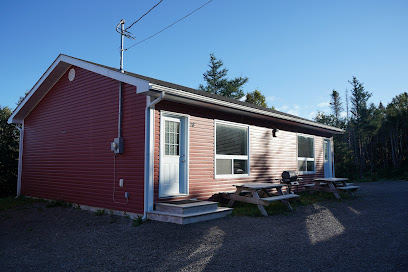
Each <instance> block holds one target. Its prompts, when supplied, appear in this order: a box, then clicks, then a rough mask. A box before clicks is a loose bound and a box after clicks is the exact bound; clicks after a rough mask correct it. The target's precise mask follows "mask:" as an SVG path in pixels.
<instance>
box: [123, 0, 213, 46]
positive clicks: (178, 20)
mask: <svg viewBox="0 0 408 272" xmlns="http://www.w3.org/2000/svg"><path fill="white" fill-rule="evenodd" d="M212 1H214V0H210V1H208V2H206V3H205V4H204V5H202V6H200V7H199V8H197V9H195V10H193V11H192V12H190V13H189V14H187V15H186V16H184V17H182V18H180V19H178V20H177V21H175V22H174V23H172V24H171V25H168V26H166V27H165V28H163V29H162V30H160V31H159V32H156V33H154V34H153V35H151V36H149V37H147V38H146V39H143V40H141V41H140V42H137V43H135V44H134V45H131V46H129V47H128V48H126V49H125V50H124V51H127V50H128V49H130V48H132V47H134V46H136V45H138V44H140V43H142V42H145V41H147V40H149V39H151V38H153V37H154V36H156V35H158V34H160V33H162V32H163V31H165V30H166V29H168V28H170V27H172V26H174V25H175V24H177V23H178V22H180V21H182V20H184V19H185V18H187V17H188V16H190V15H191V14H193V13H194V12H196V11H198V10H199V9H201V8H203V7H204V6H206V5H208V4H209V3H211V2H212Z"/></svg>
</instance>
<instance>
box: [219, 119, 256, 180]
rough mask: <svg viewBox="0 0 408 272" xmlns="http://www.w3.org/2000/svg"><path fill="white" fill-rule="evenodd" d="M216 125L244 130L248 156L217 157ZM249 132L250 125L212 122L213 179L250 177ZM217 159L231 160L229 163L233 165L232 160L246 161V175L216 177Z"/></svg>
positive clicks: (220, 121) (221, 121)
mask: <svg viewBox="0 0 408 272" xmlns="http://www.w3.org/2000/svg"><path fill="white" fill-rule="evenodd" d="M217 124H223V125H228V126H235V127H240V128H246V129H247V154H248V155H217ZM249 132H250V125H246V124H240V123H234V122H228V121H223V120H217V119H215V120H214V178H215V179H231V178H245V177H249V176H250V173H251V172H250V171H251V169H250V165H251V163H250V154H251V153H250V146H249V140H250V138H249V134H250V133H249ZM217 159H231V163H233V160H234V159H236V160H247V169H248V173H247V174H234V173H232V174H226V175H217ZM232 171H234V165H232Z"/></svg>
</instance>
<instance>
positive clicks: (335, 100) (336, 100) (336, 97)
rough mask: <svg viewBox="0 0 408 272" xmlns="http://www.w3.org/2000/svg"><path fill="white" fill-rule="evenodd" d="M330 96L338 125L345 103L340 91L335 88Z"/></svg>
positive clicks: (336, 124)
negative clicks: (342, 100)
mask: <svg viewBox="0 0 408 272" xmlns="http://www.w3.org/2000/svg"><path fill="white" fill-rule="evenodd" d="M330 96H331V101H330V108H331V109H332V112H333V115H334V117H335V126H338V125H339V123H340V113H341V111H342V110H343V103H342V102H341V98H340V94H339V92H338V91H336V90H335V89H333V91H332V93H331V95H330Z"/></svg>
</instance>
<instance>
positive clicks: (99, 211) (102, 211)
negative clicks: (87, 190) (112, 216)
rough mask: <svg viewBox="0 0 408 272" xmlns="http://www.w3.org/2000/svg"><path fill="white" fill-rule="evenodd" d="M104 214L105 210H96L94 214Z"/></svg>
mask: <svg viewBox="0 0 408 272" xmlns="http://www.w3.org/2000/svg"><path fill="white" fill-rule="evenodd" d="M104 214H105V210H96V212H95V216H102V215H104Z"/></svg>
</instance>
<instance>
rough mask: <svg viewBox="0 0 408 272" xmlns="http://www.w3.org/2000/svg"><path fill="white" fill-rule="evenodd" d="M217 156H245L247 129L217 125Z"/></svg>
mask: <svg viewBox="0 0 408 272" xmlns="http://www.w3.org/2000/svg"><path fill="white" fill-rule="evenodd" d="M216 137H217V146H216V154H218V155H247V140H248V134H247V128H243V127H235V126H228V125H224V124H217V126H216Z"/></svg>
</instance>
